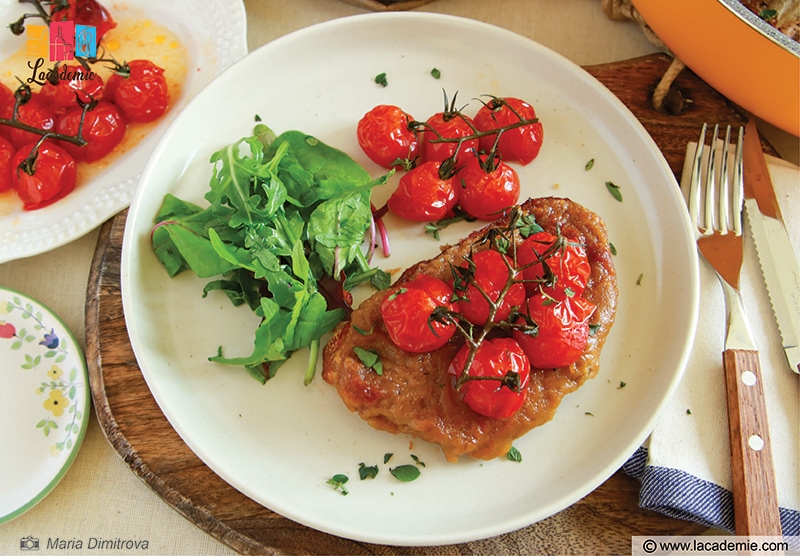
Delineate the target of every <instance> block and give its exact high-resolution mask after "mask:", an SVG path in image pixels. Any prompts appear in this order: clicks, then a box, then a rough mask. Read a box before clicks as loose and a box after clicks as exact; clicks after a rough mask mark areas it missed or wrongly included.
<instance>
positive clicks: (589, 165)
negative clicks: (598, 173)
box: [583, 158, 594, 172]
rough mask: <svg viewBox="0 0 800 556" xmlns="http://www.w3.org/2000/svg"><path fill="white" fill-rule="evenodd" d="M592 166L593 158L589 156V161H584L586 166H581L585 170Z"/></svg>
mask: <svg viewBox="0 0 800 556" xmlns="http://www.w3.org/2000/svg"><path fill="white" fill-rule="evenodd" d="M592 168H594V158H590V159H589V161H588V162H587V163H586V166H584V167H583V169H584V170H586V171H587V172H588V171H589V170H591V169H592Z"/></svg>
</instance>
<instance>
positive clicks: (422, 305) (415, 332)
mask: <svg viewBox="0 0 800 556" xmlns="http://www.w3.org/2000/svg"><path fill="white" fill-rule="evenodd" d="M452 295H453V289H452V288H451V287H450V286H449V285H448V284H447V283H445V282H444V281H442V280H439V279H438V278H435V277H433V276H428V275H425V274H423V275H420V276H418V277H417V278H415V279H413V280H411V281H410V282H408V283H407V284H405V285H404V286H403V287H402V288H400V289H398V290H396V291H395V292H393V293H391V294H389V295H387V296H386V298H385V299H384V300H383V303H381V316H382V317H383V322H384V324H385V326H386V331H387V332H388V333H389V337H390V338H391V339H392V342H394V344H395V345H396V346H397V347H399V348H400V349H403V350H405V351H410V352H412V353H425V352H428V351H432V350H434V349H438V348H440V347H442V346H443V345H444V344H446V343H447V342H448V341H449V340H450V338H452V337H453V334H454V333H455V331H456V326H455V324H453V323H445V322H441V321H439V320H436V319H435V318H431V316H432V314H433V312H434V310H436V309H437V308H440V307H441V308H443V309H446V310H448V311H452V309H453V306H452V304H451V303H450V298H451V297H452Z"/></svg>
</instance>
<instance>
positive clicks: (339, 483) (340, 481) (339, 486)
mask: <svg viewBox="0 0 800 556" xmlns="http://www.w3.org/2000/svg"><path fill="white" fill-rule="evenodd" d="M349 480H350V477H348V476H347V475H343V474H341V473H337V474H336V475H334V476H333V477H331V478H330V479H328V480H327V481H326V483H327V484H329V485H331V486H333V490H338V491H341V493H342V496H347V494H348V491H347V487H345V486H344V485H345V483H347V481H349Z"/></svg>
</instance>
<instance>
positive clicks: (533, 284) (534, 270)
mask: <svg viewBox="0 0 800 556" xmlns="http://www.w3.org/2000/svg"><path fill="white" fill-rule="evenodd" d="M517 266H518V267H519V268H521V269H522V277H523V279H524V280H525V287H526V289H527V290H528V294H529V295H533V294H534V293H536V292H538V291H540V290H541V291H542V292H544V293H545V294H547V295H549V296H550V297H552V298H553V299H555V300H557V301H561V300H563V299H565V298H567V297H574V296H580V295H581V294H582V293H583V290H584V289H585V288H586V283H587V281H588V279H589V275H590V274H591V272H592V268H591V266H590V265H589V260H588V259H587V257H586V250H585V249H584V248H583V245H581V244H580V243H578V242H576V241H573V240H571V239H569V238H566V237H562V238H560V239H559V238H558V237H556V236H554V235H553V234H550V233H547V232H538V233H535V234H533V235H531V236H529V237H527V238H526V239H525V241H523V242H522V244H521V245H520V246H519V248H518V249H517Z"/></svg>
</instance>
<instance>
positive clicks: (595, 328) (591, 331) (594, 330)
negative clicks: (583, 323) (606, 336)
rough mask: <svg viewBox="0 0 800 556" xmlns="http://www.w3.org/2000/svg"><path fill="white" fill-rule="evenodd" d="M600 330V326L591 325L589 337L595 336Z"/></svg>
mask: <svg viewBox="0 0 800 556" xmlns="http://www.w3.org/2000/svg"><path fill="white" fill-rule="evenodd" d="M598 330H600V325H599V324H596V323H593V324H590V325H589V336H594V335H595V334H597V331H598Z"/></svg>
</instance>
